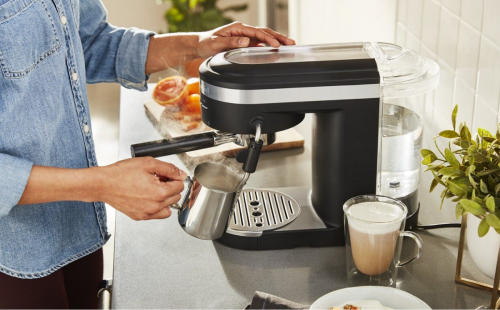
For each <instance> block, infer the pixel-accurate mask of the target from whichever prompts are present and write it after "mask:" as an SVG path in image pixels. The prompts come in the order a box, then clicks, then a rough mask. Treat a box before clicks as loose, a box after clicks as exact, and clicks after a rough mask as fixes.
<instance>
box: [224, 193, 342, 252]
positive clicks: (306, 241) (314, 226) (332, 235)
mask: <svg viewBox="0 0 500 310" xmlns="http://www.w3.org/2000/svg"><path fill="white" fill-rule="evenodd" d="M269 191H275V192H279V193H284V194H287V195H289V196H292V197H293V198H294V199H295V200H296V201H297V202H298V203H299V205H300V215H299V216H298V217H297V218H296V219H295V220H294V221H293V222H291V223H290V224H288V225H286V226H284V227H281V228H278V229H274V230H264V231H259V232H255V231H245V230H233V229H228V230H227V231H226V233H224V235H223V236H222V237H221V238H220V239H218V240H217V241H218V242H220V243H222V244H224V245H227V246H229V247H232V248H237V249H243V250H278V249H292V248H296V247H325V246H342V245H344V243H345V240H344V228H343V227H341V226H338V227H326V226H325V224H324V223H323V221H322V220H321V219H320V218H319V216H318V215H317V214H316V211H315V210H314V208H313V206H312V203H311V199H310V197H311V188H310V187H286V188H273V189H269Z"/></svg>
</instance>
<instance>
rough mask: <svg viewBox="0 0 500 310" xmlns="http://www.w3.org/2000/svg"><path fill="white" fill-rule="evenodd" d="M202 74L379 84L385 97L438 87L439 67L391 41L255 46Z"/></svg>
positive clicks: (242, 80)
mask: <svg viewBox="0 0 500 310" xmlns="http://www.w3.org/2000/svg"><path fill="white" fill-rule="evenodd" d="M200 77H201V78H202V80H204V81H205V82H206V83H209V84H212V85H216V86H219V87H226V88H235V89H259V88H292V87H319V86H332V85H360V84H380V85H381V91H382V95H383V96H386V97H408V96H414V95H420V94H425V93H427V92H429V91H432V90H434V89H435V88H436V87H437V85H438V82H439V66H438V65H437V64H436V63H434V62H433V61H431V60H429V59H427V58H425V57H422V56H421V55H419V54H417V53H416V52H414V51H412V50H408V49H405V48H403V47H400V46H398V45H395V44H390V43H374V42H365V43H337V44H321V45H304V46H281V47H280V48H278V49H276V48H272V47H250V48H240V49H235V50H232V51H229V52H226V53H220V54H218V55H216V56H214V57H213V58H211V59H209V60H208V61H207V62H206V63H205V65H204V66H201V67H200Z"/></svg>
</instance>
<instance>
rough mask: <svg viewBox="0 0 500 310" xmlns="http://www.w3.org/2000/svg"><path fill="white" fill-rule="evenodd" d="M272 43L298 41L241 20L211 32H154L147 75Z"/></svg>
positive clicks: (150, 45)
mask: <svg viewBox="0 0 500 310" xmlns="http://www.w3.org/2000/svg"><path fill="white" fill-rule="evenodd" d="M258 44H269V45H270V46H272V47H275V48H278V47H279V46H280V45H281V44H285V45H293V44H295V41H294V40H292V39H290V38H288V37H286V36H285V35H283V34H280V33H278V32H276V31H274V30H272V29H269V28H259V27H252V26H248V25H244V24H242V23H240V22H234V23H232V24H229V25H226V26H222V27H220V28H217V29H214V30H212V31H207V32H199V33H196V32H193V33H174V34H162V35H154V36H152V37H151V38H150V43H149V48H148V53H147V61H146V74H151V73H154V72H158V71H162V70H165V69H167V68H171V67H178V66H179V65H182V64H184V63H186V62H188V61H191V60H194V59H198V58H208V57H210V56H213V55H215V54H217V53H220V52H224V51H227V50H230V49H235V48H242V47H248V46H256V45H258Z"/></svg>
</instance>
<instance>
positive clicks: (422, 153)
mask: <svg viewBox="0 0 500 310" xmlns="http://www.w3.org/2000/svg"><path fill="white" fill-rule="evenodd" d="M420 155H421V156H422V158H426V157H427V156H429V155H434V156H435V157H436V158H437V156H436V154H434V152H433V151H431V150H428V149H421V150H420Z"/></svg>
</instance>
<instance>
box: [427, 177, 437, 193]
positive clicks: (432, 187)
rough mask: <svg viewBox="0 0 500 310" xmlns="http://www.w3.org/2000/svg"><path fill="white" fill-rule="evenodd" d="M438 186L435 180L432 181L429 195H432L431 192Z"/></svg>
mask: <svg viewBox="0 0 500 310" xmlns="http://www.w3.org/2000/svg"><path fill="white" fill-rule="evenodd" d="M438 184H439V182H438V181H437V180H436V179H432V182H431V188H430V189H429V193H432V191H433V190H434V189H435V188H436V186H437V185H438Z"/></svg>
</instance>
